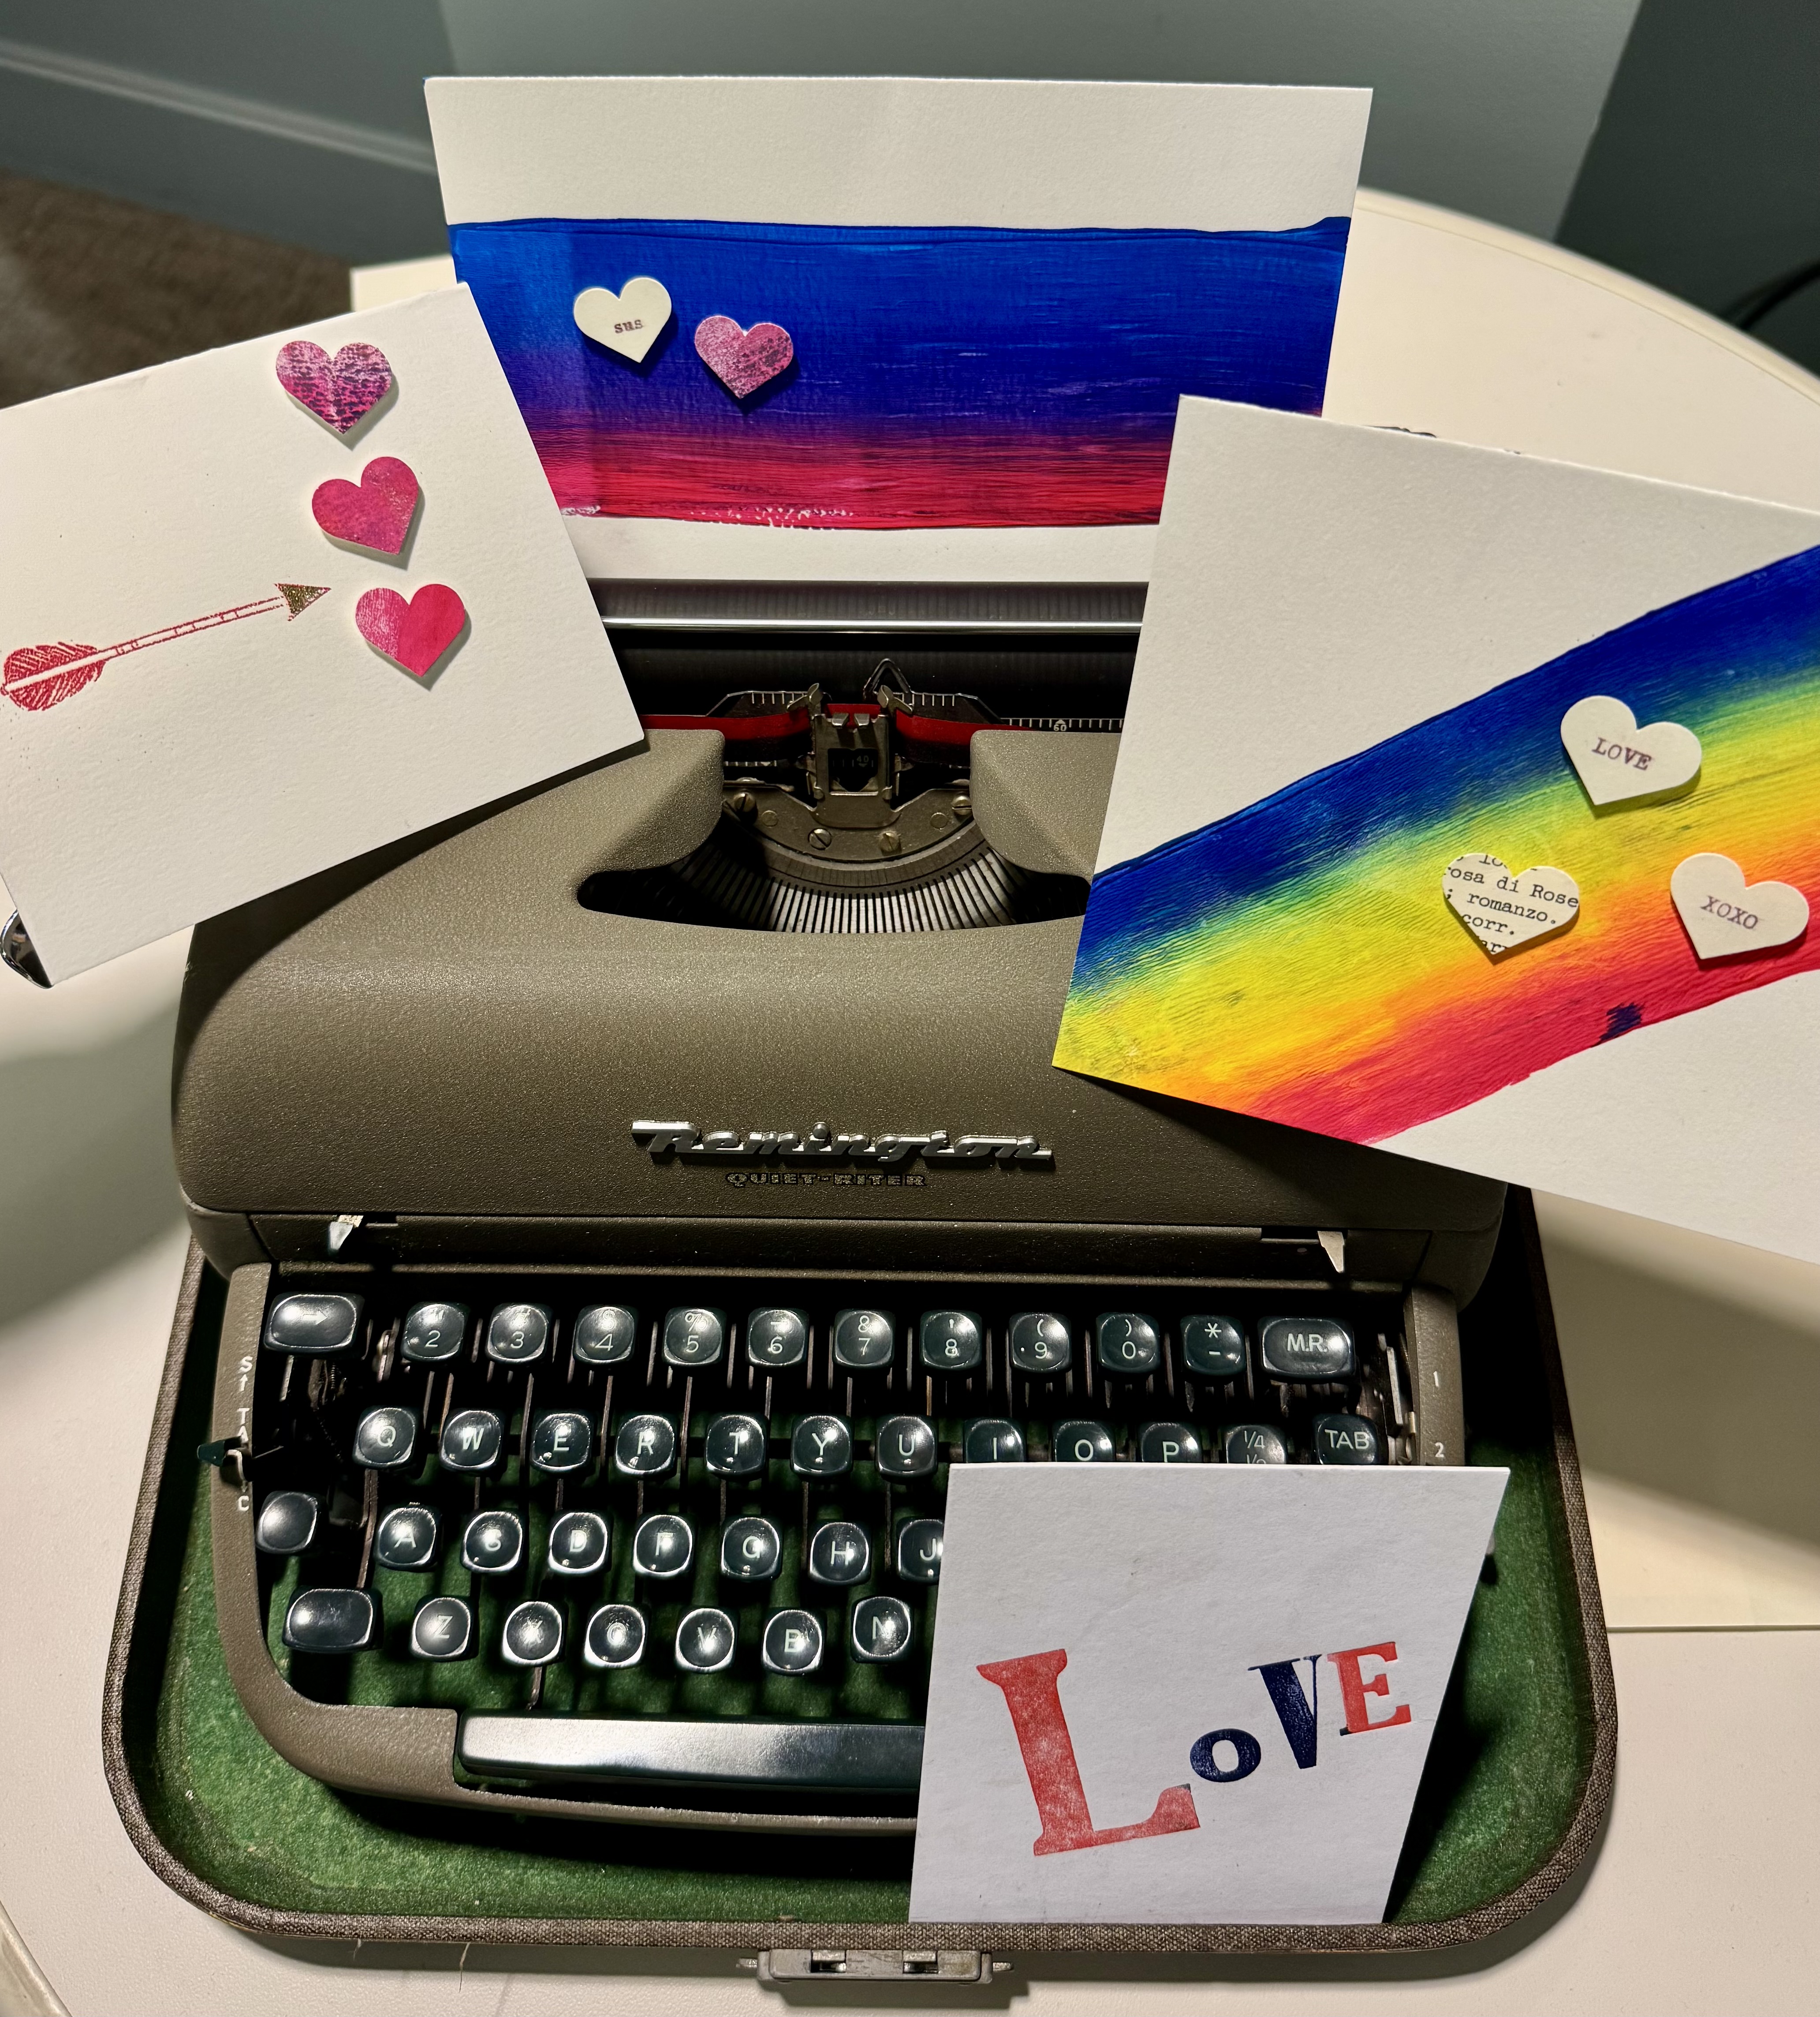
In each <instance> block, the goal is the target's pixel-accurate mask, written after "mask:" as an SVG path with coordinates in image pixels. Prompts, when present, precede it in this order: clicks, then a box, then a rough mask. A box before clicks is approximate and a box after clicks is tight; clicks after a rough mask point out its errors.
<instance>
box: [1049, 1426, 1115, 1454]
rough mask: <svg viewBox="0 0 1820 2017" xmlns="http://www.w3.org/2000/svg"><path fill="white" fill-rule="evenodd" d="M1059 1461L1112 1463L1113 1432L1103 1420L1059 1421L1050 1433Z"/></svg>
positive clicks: (1050, 1439) (1053, 1451) (1052, 1448)
mask: <svg viewBox="0 0 1820 2017" xmlns="http://www.w3.org/2000/svg"><path fill="white" fill-rule="evenodd" d="M1049 1448H1050V1452H1051V1454H1052V1455H1053V1456H1054V1458H1055V1460H1056V1463H1111V1462H1112V1460H1113V1447H1112V1432H1111V1431H1110V1430H1109V1429H1108V1428H1107V1426H1106V1424H1105V1423H1103V1422H1057V1423H1056V1425H1055V1427H1054V1428H1053V1430H1052V1431H1050V1434H1049Z"/></svg>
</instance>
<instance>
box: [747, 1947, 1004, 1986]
mask: <svg viewBox="0 0 1820 2017" xmlns="http://www.w3.org/2000/svg"><path fill="white" fill-rule="evenodd" d="M739 1965H740V1966H741V1967H742V1968H754V1969H756V1970H757V1973H758V1979H759V1980H760V1982H762V1983H767V1984H771V1983H785V1982H829V1981H832V1980H835V1979H840V1980H842V1981H846V1982H948V1983H962V1982H990V1981H991V1979H992V1978H993V1976H995V1975H1002V1974H1003V1973H1004V1972H1005V1971H1006V1969H1007V1968H1009V1967H1010V1965H1011V1964H1010V1962H1009V1961H995V1960H993V1958H992V1957H991V1954H985V1953H982V1952H981V1951H980V1949H979V1948H977V1947H963V1948H961V1949H959V1950H955V1951H954V1952H952V1953H938V1952H937V1950H936V1949H935V1948H933V1947H923V1948H918V1947H767V1948H766V1949H765V1950H764V1952H763V1953H761V1954H759V1955H757V1957H748V1958H747V1959H746V1960H743V1961H741V1962H740V1964H739Z"/></svg>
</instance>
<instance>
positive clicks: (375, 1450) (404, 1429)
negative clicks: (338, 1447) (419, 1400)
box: [354, 1408, 417, 1470]
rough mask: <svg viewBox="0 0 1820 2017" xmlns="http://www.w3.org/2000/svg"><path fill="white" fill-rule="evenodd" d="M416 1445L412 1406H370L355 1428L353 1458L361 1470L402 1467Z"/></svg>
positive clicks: (415, 1414) (401, 1468)
mask: <svg viewBox="0 0 1820 2017" xmlns="http://www.w3.org/2000/svg"><path fill="white" fill-rule="evenodd" d="M416 1449H417V1410H416V1409H414V1408H370V1409H367V1413H365V1414H364V1415H363V1416H361V1417H360V1422H359V1427H357V1428H356V1430H355V1431H354V1461H355V1462H356V1463H357V1464H359V1466H360V1467H361V1468H362V1469H363V1470H403V1469H404V1467H405V1466H406V1464H408V1463H410V1460H411V1458H412V1456H413V1452H415V1450H416Z"/></svg>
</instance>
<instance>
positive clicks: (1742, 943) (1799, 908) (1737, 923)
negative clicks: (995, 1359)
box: [1668, 854, 1807, 959]
mask: <svg viewBox="0 0 1820 2017" xmlns="http://www.w3.org/2000/svg"><path fill="white" fill-rule="evenodd" d="M1668 892H1669V894H1670V896H1671V897H1674V907H1675V908H1676V910H1677V911H1679V912H1680V913H1681V923H1682V925H1683V926H1685V929H1686V931H1687V935H1688V937H1689V938H1690V939H1692V940H1693V945H1694V951H1695V954H1696V955H1697V956H1698V957H1699V958H1701V959H1736V958H1738V957H1739V954H1742V953H1747V952H1766V951H1768V949H1769V948H1770V947H1771V946H1779V945H1786V944H1788V943H1789V940H1791V939H1798V938H1799V937H1800V936H1801V934H1802V933H1804V931H1805V930H1806V929H1807V898H1806V897H1804V896H1803V895H1802V894H1801V893H1800V890H1799V889H1797V888H1796V887H1795V886H1794V884H1793V883H1792V882H1749V883H1747V882H1746V881H1745V879H1744V871H1743V870H1742V868H1739V865H1738V864H1737V863H1736V862H1735V861H1733V860H1732V857H1731V856H1730V855H1728V854H1690V855H1689V856H1688V857H1687V859H1686V860H1685V861H1681V862H1677V864H1675V870H1674V874H1673V875H1670V877H1669V879H1668Z"/></svg>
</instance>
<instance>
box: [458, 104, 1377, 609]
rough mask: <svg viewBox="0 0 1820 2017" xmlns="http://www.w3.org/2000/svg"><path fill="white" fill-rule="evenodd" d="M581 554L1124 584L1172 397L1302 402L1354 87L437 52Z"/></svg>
mask: <svg viewBox="0 0 1820 2017" xmlns="http://www.w3.org/2000/svg"><path fill="white" fill-rule="evenodd" d="M427 96H428V103H429V109H430V121H431V125H432V129H433V131H434V133H435V143H436V162H437V167H438V169H439V172H440V174H441V176H442V196H443V204H444V207H445V209H446V212H447V215H448V219H449V223H450V241H451V244H453V249H454V254H455V265H456V271H457V272H458V273H459V274H460V276H461V278H462V279H463V280H465V281H467V282H468V283H469V285H470V286H471V287H472V288H473V289H474V292H475V299H476V300H477V301H478V303H479V305H480V311H481V313H482V316H485V318H486V325H487V328H488V330H489V332H490V334H492V337H493V342H494V345H495V346H496V347H497V349H498V351H499V354H500V362H501V363H503V364H504V366H505V371H506V376H507V377H508V378H509V379H510V380H511V384H512V389H513V391H514V392H515V393H516V395H518V402H519V404H520V406H522V408H523V410H524V413H525V420H526V421H527V423H528V424H529V427H530V430H531V434H532V438H533V439H534V440H535V441H536V444H537V452H538V453H539V455H540V456H541V457H542V458H543V467H544V469H545V471H547V474H548V475H549V478H550V482H551V487H552V489H554V491H555V493H556V496H557V499H558V502H559V503H560V504H561V505H562V510H563V511H564V513H565V516H566V517H567V519H568V522H569V530H570V532H571V535H572V537H573V539H574V540H575V543H576V550H577V551H578V552H579V553H580V555H581V557H582V559H583V563H584V565H586V567H587V570H588V572H589V573H590V575H594V576H601V577H606V576H619V577H622V578H623V577H658V578H669V579H673V578H677V577H684V576H700V577H704V578H710V579H722V580H724V579H807V580H832V579H848V580H853V579H861V580H883V579H921V580H959V579H971V580H976V581H993V582H1000V581H1015V580H1020V579H1022V580H1070V579H1071V580H1076V581H1089V582H1111V581H1121V580H1122V581H1141V580H1143V579H1144V576H1145V573H1146V571H1147V566H1148V563H1149V557H1150V542H1151V539H1152V536H1153V528H1154V525H1155V521H1156V517H1157V509H1158V507H1159V505H1160V504H1161V500H1162V494H1163V479H1164V474H1165V469H1166V467H1167V464H1168V456H1169V435H1170V430H1171V428H1172V426H1173V424H1174V421H1175V399H1176V395H1177V394H1178V393H1179V392H1181V391H1194V392H1203V393H1208V394H1213V395H1217V396H1219V397H1221V398H1224V399H1246V400H1249V401H1251V402H1254V403H1255V404H1258V405H1261V406H1280V407H1285V408H1288V409H1291V410H1295V411H1297V412H1302V413H1316V412H1319V410H1320V403H1321V398H1322V394H1323V389H1324V387H1325V384H1326V379H1327V351H1328V346H1329V344H1330V341H1331V337H1332V334H1333V325H1334V311H1335V309H1336V306H1337V305H1338V298H1339V287H1340V276H1341V270H1342V265H1343V263H1344V261H1345V250H1346V238H1347V233H1348V229H1349V226H1350V222H1351V218H1352V197H1353V190H1354V186H1355V183H1356V179H1357V175H1358V168H1359V157H1360V150H1361V149H1362V148H1363V144H1364V137H1365V121H1366V115H1367V110H1368V108H1369V106H1370V93H1369V92H1364V91H1352V90H1316V89H1301V88H1276V87H1269V86H1251V85H1155V84H1049V83H996V82H991V81H977V80H976V81H966V80H941V79H931V78H432V79H431V80H430V81H429V83H428V86H427Z"/></svg>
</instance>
